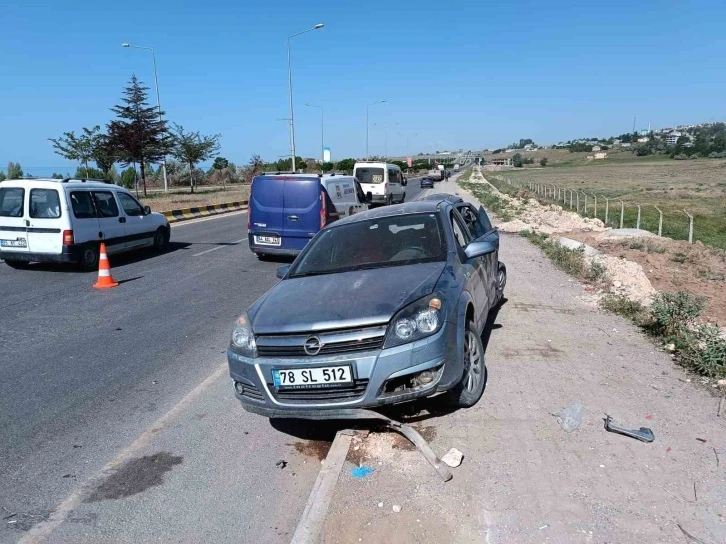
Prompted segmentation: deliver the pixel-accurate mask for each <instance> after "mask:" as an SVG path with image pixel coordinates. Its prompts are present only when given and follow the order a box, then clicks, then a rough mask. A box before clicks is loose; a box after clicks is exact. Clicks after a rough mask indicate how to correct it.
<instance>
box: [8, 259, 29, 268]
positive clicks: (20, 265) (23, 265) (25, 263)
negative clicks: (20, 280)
mask: <svg viewBox="0 0 726 544" xmlns="http://www.w3.org/2000/svg"><path fill="white" fill-rule="evenodd" d="M5 264H6V265H8V266H9V267H10V268H14V269H15V270H25V269H26V268H28V266H29V265H30V263H29V262H28V261H12V260H11V261H5Z"/></svg>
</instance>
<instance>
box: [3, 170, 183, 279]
mask: <svg viewBox="0 0 726 544" xmlns="http://www.w3.org/2000/svg"><path fill="white" fill-rule="evenodd" d="M170 234H171V229H170V228H169V221H168V220H167V219H166V217H165V216H164V215H163V214H160V213H155V212H152V211H151V209H150V208H149V207H148V206H142V205H141V203H140V202H139V201H138V200H136V197H135V196H133V195H132V194H131V193H130V192H129V191H128V190H126V189H124V188H123V187H119V186H118V185H114V184H113V183H106V182H104V181H94V180H86V179H73V178H68V179H63V180H57V179H37V178H36V179H11V180H6V181H3V182H1V183H0V259H3V260H4V261H5V263H6V264H7V265H8V266H11V267H13V268H22V267H25V266H27V265H28V263H30V262H58V263H77V264H79V265H80V266H81V267H82V268H84V269H86V270H94V269H97V268H98V259H99V248H100V242H104V243H105V244H106V250H107V251H108V253H109V255H112V254H115V253H121V252H124V251H130V250H133V249H139V248H144V247H153V248H154V249H155V250H157V251H163V250H164V249H165V248H166V246H167V245H168V243H169V237H170Z"/></svg>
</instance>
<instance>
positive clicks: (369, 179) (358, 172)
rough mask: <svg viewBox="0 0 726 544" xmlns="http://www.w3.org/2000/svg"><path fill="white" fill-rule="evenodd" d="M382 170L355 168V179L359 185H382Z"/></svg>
mask: <svg viewBox="0 0 726 544" xmlns="http://www.w3.org/2000/svg"><path fill="white" fill-rule="evenodd" d="M383 172H384V170H383V168H356V169H355V177H357V178H358V181H360V182H361V183H383Z"/></svg>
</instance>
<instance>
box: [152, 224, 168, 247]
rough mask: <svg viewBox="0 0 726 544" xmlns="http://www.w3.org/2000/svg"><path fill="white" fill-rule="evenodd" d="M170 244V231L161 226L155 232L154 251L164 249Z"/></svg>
mask: <svg viewBox="0 0 726 544" xmlns="http://www.w3.org/2000/svg"><path fill="white" fill-rule="evenodd" d="M168 245H169V231H167V230H166V229H165V228H164V227H159V228H158V229H156V232H155V233H154V251H159V252H161V251H164V250H165V249H166V247H167V246H168Z"/></svg>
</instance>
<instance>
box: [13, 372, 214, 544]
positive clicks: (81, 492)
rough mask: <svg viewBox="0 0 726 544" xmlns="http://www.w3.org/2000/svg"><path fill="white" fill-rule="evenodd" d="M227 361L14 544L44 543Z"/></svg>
mask: <svg viewBox="0 0 726 544" xmlns="http://www.w3.org/2000/svg"><path fill="white" fill-rule="evenodd" d="M227 369H228V366H227V363H226V362H224V363H222V364H221V365H219V367H218V368H217V369H216V370H215V371H214V372H212V373H211V374H210V375H209V376H207V377H206V378H205V379H204V381H202V382H201V383H199V384H198V385H197V386H196V387H194V389H192V390H191V391H189V392H188V393H187V394H186V395H184V398H183V399H182V400H180V401H179V402H178V403H177V404H175V405H174V406H173V407H172V408H171V410H169V411H168V412H167V413H166V414H164V415H163V416H161V417H160V418H159V419H157V420H156V421H155V422H154V423H153V424H152V425H151V427H149V428H148V429H146V430H145V431H144V432H143V433H141V435H139V437H138V438H136V440H134V441H133V442H132V443H131V445H129V446H127V447H126V448H125V449H123V450H122V451H121V453H119V454H118V455H117V456H116V457H114V458H113V459H112V460H111V461H109V462H108V463H107V464H106V465H105V466H104V467H103V468H102V469H101V470H100V471H99V472H98V473H96V474H95V475H93V476H91V477H90V478H89V479H88V480H86V481H85V482H84V483H83V484H82V485H81V486H80V487H78V488H76V489H75V490H74V491H73V492H72V493H71V494H70V495H69V496H68V497H67V498H66V499H65V500H64V501H63V502H61V503H60V504H58V506H56V507H55V509H54V510H53V512H51V514H50V516H49V517H48V519H46V520H44V521H41V522H40V523H36V524H35V525H33V527H31V528H30V530H29V531H28V532H27V533H25V534H24V535H23V536H22V537H21V538H20V539H19V540H18V544H39V543H42V542H45V541H46V540H47V539H48V538H49V537H50V536H51V534H52V533H53V531H54V530H55V529H56V528H57V527H58V526H59V525H60V524H61V523H63V522H64V521H65V520H66V519H67V518H68V516H69V515H70V514H71V512H73V511H74V510H75V509H76V508H78V506H79V505H80V504H81V503H82V502H83V499H84V498H85V497H86V496H87V494H88V492H89V491H91V490H93V489H94V487H95V486H96V485H97V484H98V483H100V482H101V481H102V480H103V479H104V478H106V477H107V476H108V475H109V473H112V472H113V471H114V470H116V469H117V468H118V467H119V465H121V464H122V463H124V462H126V461H128V460H129V459H131V458H132V457H133V456H134V455H135V454H136V453H137V452H138V451H139V450H141V449H142V448H145V447H146V446H148V445H149V444H150V443H151V442H152V440H153V439H154V437H155V436H156V434H157V433H158V432H159V431H160V430H162V429H164V428H165V427H166V426H167V425H168V424H169V422H170V421H171V420H173V419H174V418H175V417H177V416H178V415H179V414H180V413H181V412H182V411H183V410H185V409H186V408H187V407H188V406H189V405H190V404H191V403H192V402H194V401H195V400H196V399H197V398H198V397H199V396H200V395H202V393H204V392H205V391H206V390H207V389H208V388H209V387H210V386H211V385H212V384H213V383H214V382H216V381H217V380H218V379H220V378H221V377H222V376H223V375H224V374H225V373H226V371H227Z"/></svg>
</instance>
